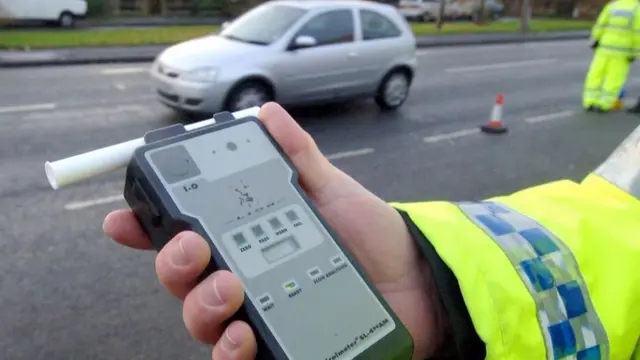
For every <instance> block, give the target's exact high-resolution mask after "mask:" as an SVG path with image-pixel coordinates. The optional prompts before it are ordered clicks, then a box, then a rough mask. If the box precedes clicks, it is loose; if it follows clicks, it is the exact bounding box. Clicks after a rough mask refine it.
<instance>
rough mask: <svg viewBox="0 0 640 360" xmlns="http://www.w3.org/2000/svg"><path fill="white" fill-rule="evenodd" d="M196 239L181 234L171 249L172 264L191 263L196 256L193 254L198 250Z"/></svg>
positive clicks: (181, 265)
mask: <svg viewBox="0 0 640 360" xmlns="http://www.w3.org/2000/svg"><path fill="white" fill-rule="evenodd" d="M196 241H197V239H193V237H191V236H180V237H179V238H178V243H177V244H176V246H174V247H173V249H171V251H172V252H171V256H170V260H171V265H173V266H176V267H183V266H187V265H189V263H190V262H191V259H193V258H194V256H192V255H194V253H195V252H196V251H197V246H198V244H196Z"/></svg>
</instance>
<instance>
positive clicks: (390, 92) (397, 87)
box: [375, 70, 411, 110]
mask: <svg viewBox="0 0 640 360" xmlns="http://www.w3.org/2000/svg"><path fill="white" fill-rule="evenodd" d="M410 85H411V79H410V78H409V74H408V73H407V72H406V71H404V70H393V71H392V72H390V73H389V74H387V75H386V76H385V77H384V79H383V80H382V83H381V84H380V88H379V89H378V94H377V95H376V97H375V102H376V104H377V105H378V106H379V107H380V108H382V109H383V110H394V109H397V108H399V107H400V106H402V104H404V102H405V101H406V100H407V98H408V97H409V86H410Z"/></svg>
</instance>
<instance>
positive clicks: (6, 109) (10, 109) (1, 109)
mask: <svg viewBox="0 0 640 360" xmlns="http://www.w3.org/2000/svg"><path fill="white" fill-rule="evenodd" d="M55 108H56V104H32V105H16V106H0V114H7V113H14V112H25V111H38V110H53V109H55Z"/></svg>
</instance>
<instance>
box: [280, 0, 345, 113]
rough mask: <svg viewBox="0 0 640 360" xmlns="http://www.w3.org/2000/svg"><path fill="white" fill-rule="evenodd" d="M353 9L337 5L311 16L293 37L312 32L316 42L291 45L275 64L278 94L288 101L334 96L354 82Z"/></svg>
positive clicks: (309, 34)
mask: <svg viewBox="0 0 640 360" xmlns="http://www.w3.org/2000/svg"><path fill="white" fill-rule="evenodd" d="M354 23H355V21H354V16H353V10H352V9H351V8H349V7H339V8H333V9H331V10H327V11H323V12H320V13H318V14H316V15H315V16H313V17H311V18H310V19H309V20H308V21H307V22H306V23H305V24H303V25H302V26H301V27H300V29H299V30H298V31H296V32H295V34H294V35H293V36H292V37H291V40H290V42H289V44H290V45H293V44H294V42H295V39H296V38H298V37H299V36H309V37H312V38H313V39H315V42H316V44H315V45H313V46H307V47H303V48H295V47H289V48H287V49H286V50H285V51H284V52H283V54H282V57H281V59H278V61H277V64H276V65H275V71H274V72H275V77H276V78H277V82H278V98H279V99H280V100H281V101H286V102H291V101H295V102H306V101H316V100H324V99H330V98H334V97H336V96H339V94H342V93H344V92H345V91H347V89H349V88H350V87H353V85H354V84H353V82H354V75H355V74H354V66H355V65H354V64H353V62H352V61H351V58H352V57H354V56H356V55H357V54H356V53H355V52H354V51H353V44H354V38H355V25H354Z"/></svg>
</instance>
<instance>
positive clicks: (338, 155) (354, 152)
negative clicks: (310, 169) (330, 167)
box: [327, 148, 375, 160]
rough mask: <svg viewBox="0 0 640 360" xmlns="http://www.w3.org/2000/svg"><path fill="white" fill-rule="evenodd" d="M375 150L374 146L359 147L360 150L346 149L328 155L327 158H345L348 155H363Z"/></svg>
mask: <svg viewBox="0 0 640 360" xmlns="http://www.w3.org/2000/svg"><path fill="white" fill-rule="evenodd" d="M374 151H375V150H374V149H372V148H364V149H358V150H351V151H344V152H339V153H335V154H331V155H327V159H329V160H336V159H343V158H348V157H355V156H362V155H367V154H371V153H372V152H374Z"/></svg>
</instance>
